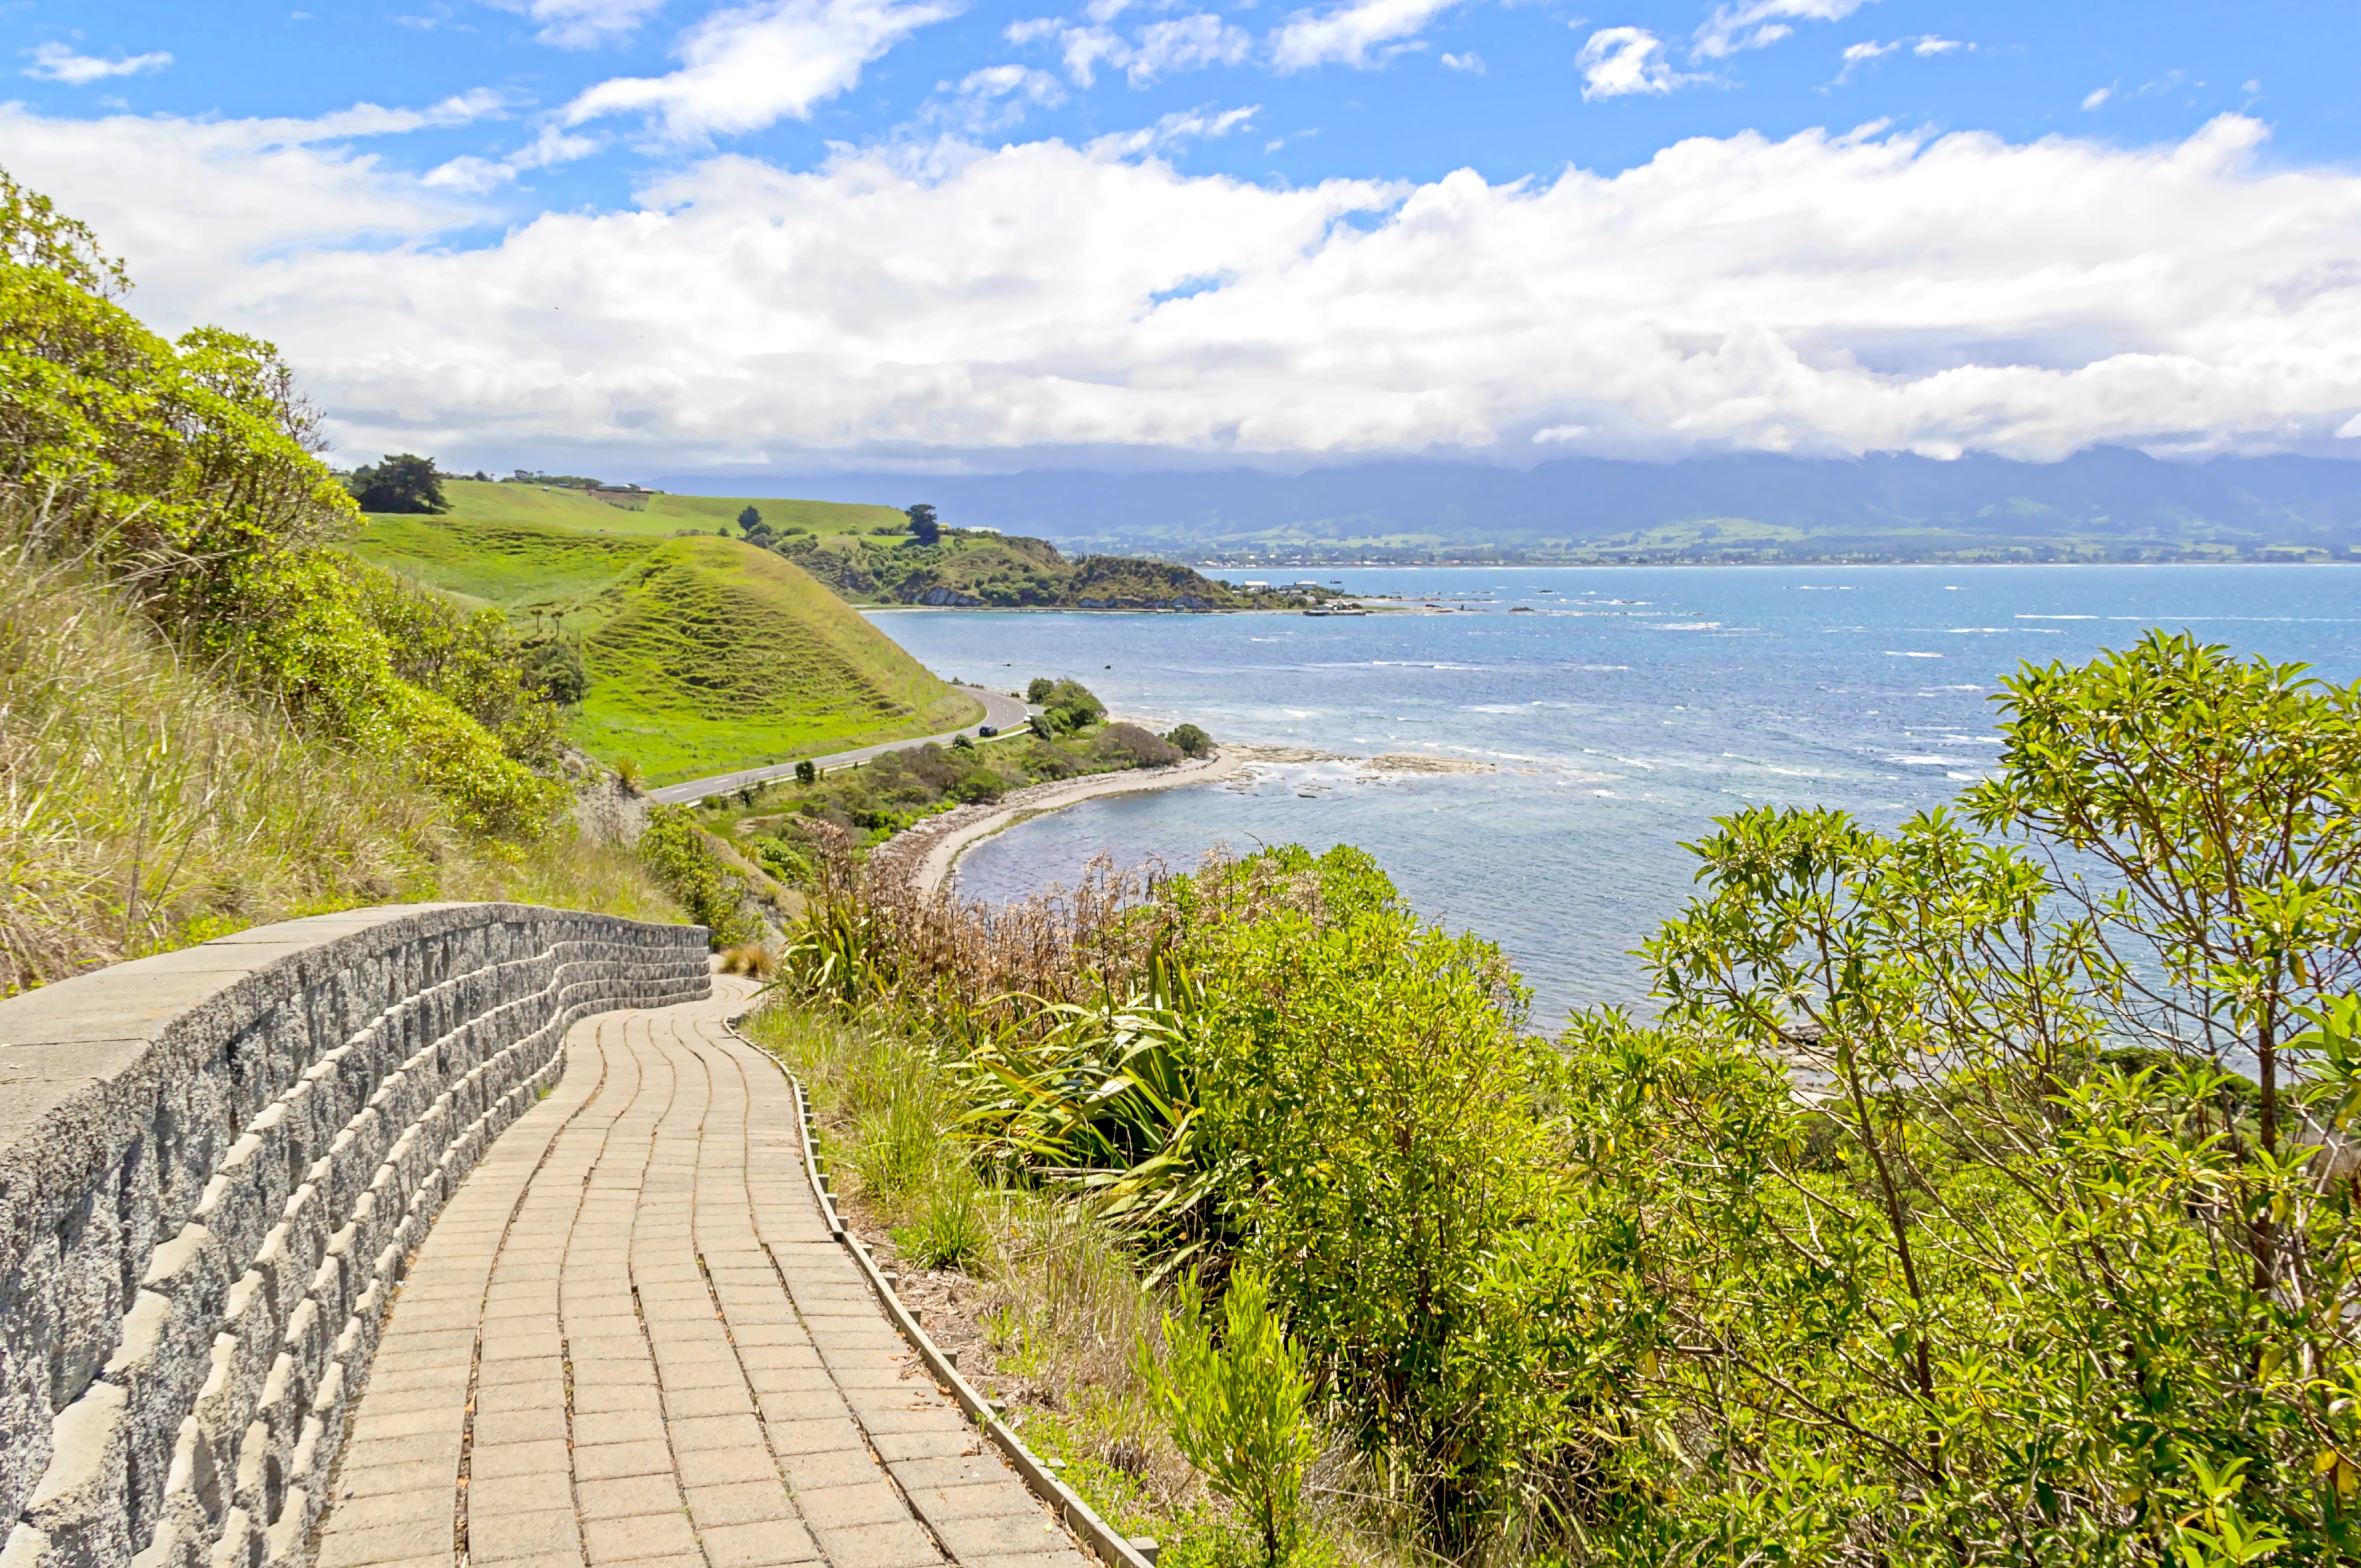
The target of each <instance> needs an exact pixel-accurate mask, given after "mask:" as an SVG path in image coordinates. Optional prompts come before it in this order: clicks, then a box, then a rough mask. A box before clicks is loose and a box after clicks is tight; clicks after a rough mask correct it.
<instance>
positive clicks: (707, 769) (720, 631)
mask: <svg viewBox="0 0 2361 1568" xmlns="http://www.w3.org/2000/svg"><path fill="white" fill-rule="evenodd" d="M446 488H448V489H450V490H454V491H457V490H461V489H463V488H464V490H465V491H467V492H469V495H468V499H470V500H473V501H475V502H476V503H477V510H478V511H481V510H489V507H488V506H487V505H486V504H485V502H486V500H487V498H483V497H482V495H481V493H482V492H485V491H500V492H506V493H505V494H502V495H500V496H498V497H495V498H489V499H498V500H499V501H500V502H501V503H502V505H503V508H504V510H503V515H502V517H501V519H500V521H466V520H465V519H463V518H461V517H460V516H459V515H458V513H459V506H458V504H457V503H458V501H459V499H460V497H459V496H458V495H454V496H453V498H452V499H453V501H454V507H453V511H452V513H451V514H448V515H445V516H442V517H387V516H378V517H372V518H370V519H369V520H368V524H367V526H366V527H365V528H364V529H363V531H362V532H361V533H360V535H359V537H358V538H357V539H356V540H355V542H354V549H355V552H356V553H357V554H359V555H360V556H361V557H362V558H363V559H365V560H368V561H371V562H373V563H375V564H377V565H381V566H387V567H390V568H392V569H393V570H396V571H399V572H401V573H403V574H405V575H407V576H412V577H414V578H416V579H418V580H419V581H421V582H423V583H426V584H429V585H431V586H433V587H437V588H440V589H443V590H444V591H445V592H448V593H452V594H456V595H458V596H461V597H463V598H467V599H471V600H475V601H478V602H481V603H486V604H491V605H497V606H499V607H500V608H501V609H505V610H507V611H508V612H509V614H510V615H511V617H512V618H514V619H515V620H517V621H518V622H519V624H520V627H521V628H522V629H523V630H528V631H532V632H538V633H542V634H547V635H555V636H561V637H564V638H566V640H568V641H573V642H575V643H576V644H577V646H578V647H579V648H580V649H581V652H582V655H583V662H584V664H585V666H586V667H587V669H588V673H589V675H590V690H589V694H588V696H587V697H586V698H585V699H584V700H583V702H582V704H581V706H580V707H579V708H578V709H577V711H576V713H575V715H574V718H573V720H572V723H571V726H570V729H569V735H570V738H571V739H572V740H574V742H575V743H576V744H577V745H579V746H580V747H582V748H583V749H584V750H585V751H588V752H590V753H591V755H593V756H596V757H598V758H600V759H602V760H604V761H607V762H614V761H616V760H618V759H620V758H624V757H629V758H631V760H632V761H634V762H638V763H639V764H640V767H641V768H642V771H643V772H644V773H646V774H647V776H648V777H649V779H650V780H651V782H653V783H666V782H670V781H672V780H675V779H683V778H695V777H698V776H700V775H702V774H706V773H718V772H721V771H724V770H727V769H730V768H736V767H745V766H753V765H757V764H761V763H764V762H783V761H786V760H789V759H791V758H794V757H797V756H807V755H811V754H814V753H817V752H822V751H838V750H841V749H843V748H845V747H850V746H859V745H866V744H869V743H871V742H873V741H877V740H896V739H900V738H902V737H905V736H910V735H930V734H936V733H939V732H940V731H942V730H945V729H952V728H955V727H957V726H959V725H962V724H967V723H970V722H972V721H973V719H974V718H976V717H977V716H978V714H979V713H980V711H981V709H980V707H979V705H978V704H977V703H976V702H975V700H974V699H973V698H972V697H968V696H962V695H961V694H959V693H958V692H956V691H954V690H953V689H952V688H951V687H950V686H949V685H945V684H944V683H943V682H941V681H939V680H938V679H936V678H935V677H934V676H933V675H931V674H928V673H927V672H926V670H924V669H923V668H921V667H920V666H919V665H918V663H917V661H916V660H914V659H912V658H911V657H910V656H909V655H908V654H907V653H906V652H903V651H902V649H901V648H900V647H898V646H897V645H896V644H895V642H894V641H892V640H891V639H890V638H888V637H886V636H885V634H884V632H882V631H879V630H877V629H876V628H875V627H873V626H872V625H870V624H869V623H868V621H866V620H862V617H861V616H860V615H859V614H857V613H856V612H854V611H853V610H852V609H850V608H849V607H848V606H846V605H845V604H844V602H843V601H842V600H841V599H840V598H837V597H836V596H835V595H834V594H831V593H830V592H829V590H828V589H827V588H825V587H822V586H821V585H820V584H818V583H817V582H815V581H813V580H812V579H811V577H809V576H807V575H806V574H805V573H804V572H803V571H801V570H800V569H799V568H797V567H796V566H795V565H792V564H790V563H789V562H787V561H786V560H784V559H782V558H781V557H779V556H777V555H774V554H771V553H770V552H768V551H763V550H757V549H755V548H754V547H753V546H752V545H750V544H747V543H742V542H741V541H738V540H733V539H722V538H719V537H716V536H714V535H712V534H710V533H699V534H694V535H690V536H687V537H683V538H673V537H670V532H671V531H670V530H666V531H665V532H664V533H663V534H657V533H653V532H629V531H615V530H600V529H594V528H592V527H591V526H590V524H592V523H598V522H603V521H605V520H604V519H602V518H600V517H598V513H599V512H605V511H616V509H613V508H610V507H607V506H605V505H604V504H603V503H601V502H598V501H592V500H588V499H582V498H581V497H579V496H578V495H575V494H566V493H561V492H555V491H542V490H538V489H530V488H526V487H523V486H514V485H500V486H494V485H467V486H465V487H461V486H456V485H454V486H448V487H446ZM512 499H514V500H518V501H522V507H518V506H511V505H509V504H508V503H509V502H510V501H511V500H512ZM657 499H660V500H661V499H668V498H661V497H660V498H657ZM686 499H703V498H686ZM713 504H714V505H716V506H720V505H723V504H725V503H722V502H715V503H713ZM726 504H729V505H731V506H732V507H733V508H734V507H737V506H743V505H744V504H745V503H744V502H742V501H738V502H731V503H726ZM758 504H762V505H765V506H770V505H780V504H781V503H776V502H763V503H758ZM807 504H809V505H811V506H815V507H824V506H828V505H829V504H830V503H826V502H811V503H807ZM520 510H533V511H535V512H537V513H538V515H540V516H541V517H543V518H544V519H545V518H549V517H565V518H567V519H569V520H570V521H567V522H564V523H558V524H555V525H552V524H549V523H547V522H543V523H541V524H533V523H529V522H524V521H517V518H518V514H519V512H520ZM838 510H881V511H888V512H890V511H891V509H889V508H875V509H838ZM616 515H618V516H620V517H623V518H625V519H626V520H629V519H630V518H631V514H629V513H622V512H620V511H617V513H616ZM731 515H733V516H734V515H735V513H734V510H733V511H732V513H731ZM768 515H770V514H769V513H767V512H766V513H765V516H766V517H767V516H768ZM891 515H892V516H894V517H895V518H896V519H898V518H899V517H900V515H901V514H900V513H898V512H892V513H891ZM716 526H719V524H717V525H716Z"/></svg>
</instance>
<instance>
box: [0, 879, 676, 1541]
mask: <svg viewBox="0 0 2361 1568" xmlns="http://www.w3.org/2000/svg"><path fill="white" fill-rule="evenodd" d="M706 947H707V944H706V934H705V932H704V930H703V929H702V928H701V927H677V926H648V925H642V924H639V923H637V922H633V921H629V920H620V919H616V918H614V917H612V916H598V915H582V914H576V913H571V912H566V911H561V910H553V909H539V908H533V907H529V906H525V905H506V904H467V905H407V906H402V907H396V908H385V909H371V910H359V911H354V912H350V913H347V914H341V915H328V916H316V917H314V918H313V919H308V920H296V921H291V922H289V923H287V924H285V925H281V926H270V927H261V928H258V929H255V930H250V931H244V932H240V933H238V934H237V935H236V936H232V937H225V938H219V939H217V940H215V941H212V942H207V943H205V944H203V946H201V947H196V948H188V949H186V950H184V951H181V952H177V953H168V954H164V955H161V956H159V957H157V958H152V959H139V960H137V961H136V962H132V963H126V964H121V965H117V966H116V967H115V968H113V969H109V970H99V971H97V972H94V973H92V974H86V975H82V976H79V977H77V978H75V979H73V980H70V981H62V982H60V983H59V984H56V985H52V986H49V987H47V988H45V989H42V990H39V991H36V992H30V993H28V994H27V995H24V996H20V997H16V998H14V999H12V1000H9V1001H6V1002H0V1521H5V1525H6V1526H7V1527H9V1528H8V1529H7V1532H6V1537H5V1546H4V1547H0V1568H36V1565H38V1568H49V1565H52V1564H55V1565H60V1568H62V1565H69V1564H71V1565H89V1568H120V1565H122V1564H126V1563H135V1564H137V1565H138V1568H200V1565H203V1568H214V1565H219V1568H260V1565H262V1564H264V1563H304V1562H307V1561H308V1560H309V1542H310V1536H311V1531H312V1526H313V1523H314V1522H315V1520H316V1519H317V1518H318V1516H319V1513H320V1510H321V1508H322V1506H323V1505H324V1503H325V1501H326V1497H325V1495H324V1493H325V1487H326V1485H327V1478H328V1476H329V1475H330V1473H331V1472H332V1470H333V1469H334V1467H335V1460H336V1451H337V1448H338V1445H339V1444H340V1443H341V1442H342V1441H343V1434H344V1430H345V1416H346V1409H347V1408H348V1406H349V1404H350V1402H351V1400H352V1398H353V1397H354V1395H355V1394H356V1393H357V1388H358V1385H359V1384H360V1382H361V1381H362V1379H363V1378H364V1377H365V1376H366V1375H367V1373H368V1365H369V1358H370V1355H371V1354H372V1353H373V1352H374V1351H375V1349H376V1346H377V1336H378V1331H379V1324H380V1323H381V1322H382V1321H383V1318H384V1314H385V1309H386V1306H387V1303H388V1300H389V1298H390V1294H391V1292H392V1290H393V1288H394V1287H395V1286H396V1284H397V1283H398V1282H399V1281H400V1280H401V1272H402V1268H403V1265H404V1261H405V1259H407V1257H408V1256H409V1255H410V1253H411V1251H412V1249H413V1248H414V1247H415V1246H416V1245H418V1242H419V1241H420V1239H421V1238H422V1237H423V1235H424V1234H425V1232H426V1228H427V1226H428V1225H429V1224H431V1223H433V1221H434V1215H435V1214H436V1212H438V1211H439V1210H440V1209H441V1207H442V1205H443V1202H444V1200H445V1198H446V1197H447V1196H448V1195H449V1194H450V1192H451V1190H453V1189H454V1188H455V1187H456V1185H457V1184H458V1182H459V1181H460V1179H462V1178H464V1177H465V1176H466V1175H467V1171H468V1170H469V1168H472V1167H473V1165H474V1164H475V1162H476V1159H477V1157H478V1156H479V1155H480V1154H481V1153H482V1152H483V1150H484V1148H485V1146H487V1145H488V1144H489V1143H490V1141H491V1140H492V1139H493V1138H495V1137H497V1136H499V1135H500V1133H501V1132H502V1131H503V1130H504V1129H505V1128H506V1127H507V1126H508V1125H509V1124H510V1123H511V1122H512V1121H514V1120H515V1119H516V1117H517V1116H518V1114H519V1113H521V1112H522V1111H523V1110H524V1109H525V1108H526V1107H527V1106H529V1105H531V1104H532V1103H533V1101H534V1100H535V1099H537V1098H538V1097H539V1096H541V1095H542V1094H544V1093H546V1092H547V1091H548V1089H549V1087H550V1086H551V1085H552V1084H554V1083H555V1081H556V1079H557V1075H558V1073H559V1071H560V1070H561V1069H562V1068H563V1065H564V1063H563V1060H562V1058H561V1054H560V1047H561V1045H562V1044H563V1042H564V1040H565V1036H566V1030H567V1028H568V1027H569V1026H570V1025H572V1024H573V1023H574V1022H575V1021H576V1020H577V1019H578V1018H581V1017H583V1016H585V1015H587V1014H593V1013H599V1012H604V1011H607V1010H609V1009H610V1008H616V1007H648V1006H660V1005H664V1004H666V1003H675V1002H685V1001H690V1000H694V999H697V998H700V997H703V996H705V995H707V994H708V993H709V990H710V984H711V982H710V980H709V978H708V970H707V963H706Z"/></svg>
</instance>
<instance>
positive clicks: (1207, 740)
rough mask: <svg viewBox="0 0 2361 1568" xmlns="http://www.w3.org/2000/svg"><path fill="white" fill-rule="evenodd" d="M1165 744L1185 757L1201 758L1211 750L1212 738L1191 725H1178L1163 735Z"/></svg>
mask: <svg viewBox="0 0 2361 1568" xmlns="http://www.w3.org/2000/svg"><path fill="white" fill-rule="evenodd" d="M1164 740H1165V742H1166V744H1168V745H1170V746H1171V747H1172V748H1173V749H1174V750H1176V751H1179V752H1180V754H1181V755H1182V756H1185V757H1202V756H1203V755H1204V754H1205V753H1206V752H1208V751H1212V750H1213V737H1212V736H1211V735H1208V734H1206V733H1205V732H1204V731H1203V730H1202V729H1199V728H1197V726H1195V725H1193V724H1182V725H1179V726H1177V727H1175V728H1173V729H1168V730H1166V731H1165V733H1164Z"/></svg>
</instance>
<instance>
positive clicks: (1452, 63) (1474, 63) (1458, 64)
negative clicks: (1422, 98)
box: [1443, 49, 1484, 76]
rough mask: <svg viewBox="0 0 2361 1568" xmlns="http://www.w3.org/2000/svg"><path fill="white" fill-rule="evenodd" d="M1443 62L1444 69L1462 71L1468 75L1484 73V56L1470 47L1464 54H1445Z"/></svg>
mask: <svg viewBox="0 0 2361 1568" xmlns="http://www.w3.org/2000/svg"><path fill="white" fill-rule="evenodd" d="M1443 63H1444V68H1445V69H1446V70H1451V71H1466V72H1467V73H1468V74H1469V75H1470V76H1481V75H1483V74H1484V57H1483V56H1482V55H1480V54H1477V52H1476V51H1475V50H1474V49H1469V50H1468V51H1467V52H1466V54H1446V55H1444V57H1443Z"/></svg>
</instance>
